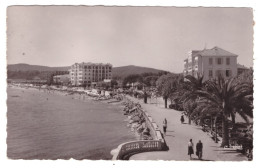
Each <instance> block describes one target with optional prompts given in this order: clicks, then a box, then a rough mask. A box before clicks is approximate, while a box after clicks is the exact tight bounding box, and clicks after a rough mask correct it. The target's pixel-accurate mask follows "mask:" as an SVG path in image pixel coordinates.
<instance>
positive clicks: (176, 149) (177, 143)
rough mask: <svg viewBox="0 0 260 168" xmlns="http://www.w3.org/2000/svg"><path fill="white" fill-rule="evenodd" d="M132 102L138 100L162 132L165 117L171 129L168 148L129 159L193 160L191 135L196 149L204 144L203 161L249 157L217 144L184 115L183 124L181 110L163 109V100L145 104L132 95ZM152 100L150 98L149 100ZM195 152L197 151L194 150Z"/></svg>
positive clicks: (167, 138)
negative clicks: (190, 149) (190, 154)
mask: <svg viewBox="0 0 260 168" xmlns="http://www.w3.org/2000/svg"><path fill="white" fill-rule="evenodd" d="M129 98H131V99H132V100H133V101H135V102H137V101H139V102H140V104H141V105H142V107H143V108H144V110H145V111H147V112H148V113H149V115H151V117H152V118H153V120H154V121H155V122H156V123H157V125H159V127H160V129H161V131H162V122H163V119H164V118H166V119H167V120H168V128H167V133H166V137H165V139H166V143H167V145H168V146H169V151H166V152H145V153H140V154H136V155H133V156H132V157H131V158H130V160H178V161H185V160H190V158H189V156H188V155H187V152H188V149H187V148H188V147H187V146H188V141H189V139H191V138H192V140H193V143H194V150H195V146H196V143H197V142H198V141H199V140H201V141H202V143H203V146H204V147H203V160H205V161H242V160H247V158H246V157H245V156H244V155H242V154H241V153H239V152H236V151H235V150H230V149H223V148H220V147H219V144H217V143H215V142H214V141H213V140H212V139H211V138H210V136H209V135H207V133H205V132H203V131H202V130H201V128H200V127H199V126H195V125H189V124H188V123H187V122H188V119H187V118H185V124H181V122H180V117H181V112H179V111H176V110H173V109H165V108H163V104H162V102H163V101H162V100H157V102H158V103H159V104H149V103H148V104H144V103H143V100H138V99H135V98H132V97H129ZM148 102H150V101H148ZM194 153H195V151H194ZM193 158H194V159H193V160H197V156H196V155H193Z"/></svg>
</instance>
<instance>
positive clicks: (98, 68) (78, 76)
mask: <svg viewBox="0 0 260 168" xmlns="http://www.w3.org/2000/svg"><path fill="white" fill-rule="evenodd" d="M69 71H70V80H71V84H72V85H76V86H79V85H87V86H90V85H91V84H92V83H93V82H100V81H104V80H105V79H112V65H111V64H102V63H90V62H88V63H84V62H82V63H75V64H73V65H72V66H71V68H70V70H69Z"/></svg>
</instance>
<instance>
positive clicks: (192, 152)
mask: <svg viewBox="0 0 260 168" xmlns="http://www.w3.org/2000/svg"><path fill="white" fill-rule="evenodd" d="M192 154H194V151H193V142H192V139H190V141H189V143H188V155H190V159H192V157H191V155H192Z"/></svg>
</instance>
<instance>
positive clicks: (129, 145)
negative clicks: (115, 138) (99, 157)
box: [111, 140, 164, 160]
mask: <svg viewBox="0 0 260 168" xmlns="http://www.w3.org/2000/svg"><path fill="white" fill-rule="evenodd" d="M163 145H164V143H163V142H162V141H159V140H143V141H131V142H126V143H123V144H121V145H119V146H118V148H116V149H114V150H112V151H111V154H112V155H113V158H112V160H128V159H129V157H130V156H131V155H133V154H136V153H141V152H149V151H161V150H163Z"/></svg>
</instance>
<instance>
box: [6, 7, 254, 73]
mask: <svg viewBox="0 0 260 168" xmlns="http://www.w3.org/2000/svg"><path fill="white" fill-rule="evenodd" d="M215 46H218V47H220V48H222V49H225V50H227V51H229V52H231V53H234V54H237V55H238V63H240V64H242V65H245V66H247V67H252V66H253V13H252V10H251V9H250V8H202V7H201V8H198V7H197V8H195V7H193V8H181V7H178V8H176V7H104V6H92V7H91V6H11V7H8V10H7V63H8V64H16V63H28V64H33V65H44V66H53V67H54V66H55V67H57V66H70V65H72V64H74V63H76V62H78V63H79V62H94V63H111V64H112V65H113V66H114V67H118V66H126V65H136V66H143V67H150V68H156V69H161V70H167V71H170V72H176V73H180V72H182V71H183V60H184V59H186V58H187V56H188V55H187V53H188V52H189V51H190V50H202V49H204V48H207V49H210V48H213V47H215Z"/></svg>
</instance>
